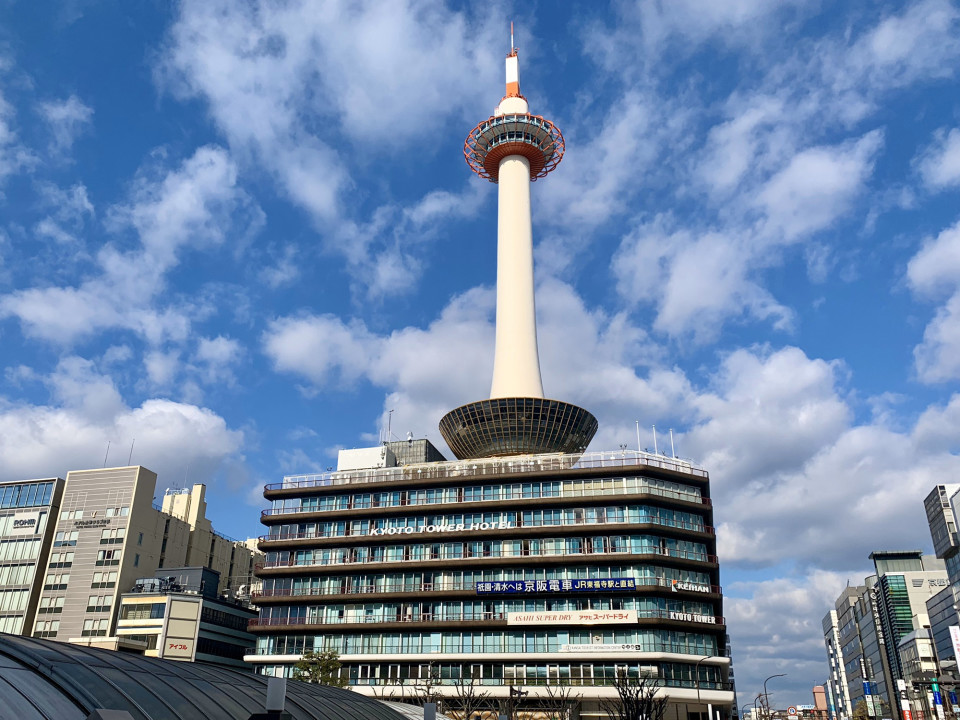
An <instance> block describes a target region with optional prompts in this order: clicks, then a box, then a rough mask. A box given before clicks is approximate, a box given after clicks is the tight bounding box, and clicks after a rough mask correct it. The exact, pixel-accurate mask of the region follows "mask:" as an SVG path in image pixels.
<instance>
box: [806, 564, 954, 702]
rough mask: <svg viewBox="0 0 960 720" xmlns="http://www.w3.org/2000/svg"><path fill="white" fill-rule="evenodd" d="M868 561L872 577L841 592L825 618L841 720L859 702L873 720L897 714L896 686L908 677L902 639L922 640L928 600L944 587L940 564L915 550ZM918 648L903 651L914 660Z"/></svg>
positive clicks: (834, 693) (832, 685) (831, 683)
mask: <svg viewBox="0 0 960 720" xmlns="http://www.w3.org/2000/svg"><path fill="white" fill-rule="evenodd" d="M870 559H871V560H872V561H873V563H874V570H875V574H873V575H870V576H868V577H867V578H865V579H864V584H863V585H857V586H848V587H846V588H844V590H843V592H842V593H841V594H840V596H839V597H838V598H837V602H836V609H835V610H834V611H831V612H830V613H828V614H827V615H826V616H825V617H824V618H823V630H824V644H825V646H826V651H827V660H828V663H829V665H830V679H829V680H828V683H827V687H828V690H829V691H830V693H831V695H832V696H833V697H834V699H835V704H836V708H837V712H838V714H839V716H840V717H841V718H845V717H852V716H853V713H854V711H855V710H856V708H857V706H858V705H859V704H860V703H861V702H863V703H864V704H865V706H866V710H867V712H868V714H869V715H870V716H871V717H890V715H889V714H888V713H890V712H896V710H897V709H898V708H899V705H900V703H899V700H898V690H897V687H898V681H900V680H903V679H904V678H905V675H906V673H905V669H904V667H905V659H904V657H903V655H902V654H901V653H900V651H899V646H900V645H901V642H902V641H904V639H905V638H908V637H910V638H911V639H912V640H913V639H916V638H917V637H919V636H921V635H922V636H923V637H926V635H925V634H924V633H922V632H918V631H922V630H923V629H924V628H927V627H929V625H930V621H929V618H928V616H927V601H928V600H930V599H931V598H933V597H936V596H937V594H938V593H939V592H940V591H941V589H942V588H943V587H944V586H945V585H946V583H947V579H946V571H945V570H944V568H943V563H942V562H941V561H939V560H938V559H937V558H935V557H933V556H929V555H923V553H922V552H920V551H919V550H906V551H876V552H873V553H871V554H870ZM922 645H923V643H922V642H921V643H920V645H918V644H917V643H916V642H912V643H911V642H908V643H907V645H906V646H904V647H909V648H911V649H910V651H909V652H912V653H914V656H917V655H918V654H919V653H920V652H921V651H922V648H921V649H919V650H918V649H917V648H920V647H921V646H922ZM914 656H910V657H908V658H907V660H906V661H907V662H909V661H911V660H912V658H913V657H914Z"/></svg>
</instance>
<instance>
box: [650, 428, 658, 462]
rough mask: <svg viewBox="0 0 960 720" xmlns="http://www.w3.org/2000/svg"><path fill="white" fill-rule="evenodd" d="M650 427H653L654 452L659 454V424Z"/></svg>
mask: <svg viewBox="0 0 960 720" xmlns="http://www.w3.org/2000/svg"><path fill="white" fill-rule="evenodd" d="M650 427H652V428H653V454H654V455H657V454H659V452H660V451H659V450H657V426H656V425H651V426H650Z"/></svg>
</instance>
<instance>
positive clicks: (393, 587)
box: [251, 578, 723, 598]
mask: <svg viewBox="0 0 960 720" xmlns="http://www.w3.org/2000/svg"><path fill="white" fill-rule="evenodd" d="M514 579H516V580H522V579H523V578H510V580H514ZM675 582H681V581H679V580H677V581H674V580H668V579H663V578H652V579H641V580H638V581H637V584H636V588H637V590H638V591H643V590H646V589H648V588H657V589H659V588H667V589H672V588H673V585H674V583H675ZM691 584H693V585H699V586H703V587H707V585H706V584H705V583H691ZM476 586H477V581H474V580H470V581H469V582H468V581H466V580H448V581H445V582H432V583H384V584H382V585H353V584H351V585H349V586H347V585H342V586H340V587H335V588H322V587H306V588H296V589H294V588H269V589H264V590H260V591H258V592H254V593H251V597H253V598H260V597H316V596H320V595H367V594H373V593H426V592H444V591H461V590H466V591H473V590H476ZM709 588H710V592H711V593H715V594H717V595H720V594H722V593H723V588H722V587H721V586H720V585H710V586H709Z"/></svg>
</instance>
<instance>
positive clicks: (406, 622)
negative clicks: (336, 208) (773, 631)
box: [247, 50, 735, 720]
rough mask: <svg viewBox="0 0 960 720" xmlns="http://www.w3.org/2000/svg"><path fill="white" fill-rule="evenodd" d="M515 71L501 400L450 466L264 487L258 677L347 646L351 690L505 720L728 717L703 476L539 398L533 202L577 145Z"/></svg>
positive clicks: (463, 416) (377, 464) (488, 127)
mask: <svg viewBox="0 0 960 720" xmlns="http://www.w3.org/2000/svg"><path fill="white" fill-rule="evenodd" d="M506 69H507V84H506V95H505V97H504V98H503V99H502V100H501V102H500V104H499V106H498V107H497V109H496V111H495V113H494V115H493V116H492V117H490V118H489V119H487V120H485V121H483V122H481V123H480V124H479V125H477V127H476V128H474V130H473V131H472V132H471V133H470V135H469V136H468V138H467V141H466V143H465V154H466V157H467V162H468V163H469V165H470V167H471V168H472V169H473V170H474V171H475V172H476V173H477V174H479V175H481V176H482V177H484V178H487V179H489V180H490V181H492V182H496V183H498V185H499V189H498V198H499V206H498V260H497V332H496V350H495V360H494V375H493V383H492V388H491V393H490V396H491V397H490V398H489V399H487V400H481V401H478V402H473V403H469V404H467V405H463V406H461V407H458V408H456V409H455V410H453V411H451V412H449V413H448V414H447V415H445V416H444V417H443V418H442V419H441V421H440V430H441V433H442V435H443V437H444V439H445V440H446V442H447V445H448V446H449V447H450V449H451V450H452V452H453V453H454V455H456V457H457V460H455V461H450V462H447V461H441V460H440V459H439V457H436V456H433V455H432V454H424V455H423V456H421V457H418V458H415V459H414V460H415V461H413V462H411V461H410V460H404V461H403V464H402V465H397V464H396V458H397V453H396V452H395V450H396V448H395V443H390V444H389V446H388V447H386V448H372V449H370V450H368V451H364V450H357V451H350V453H349V455H345V454H341V456H340V460H341V462H340V463H339V464H338V469H337V471H332V472H327V473H323V474H318V475H302V476H290V477H286V478H284V480H283V482H281V483H277V484H274V485H268V486H267V487H266V489H265V492H264V495H265V497H266V498H267V499H268V500H269V501H270V502H271V507H270V508H269V509H267V510H266V511H264V513H263V515H262V521H263V523H264V524H265V525H266V526H267V532H266V534H265V535H264V536H263V537H262V538H261V543H260V547H261V549H263V550H264V551H265V552H266V563H265V565H264V566H263V568H262V569H261V570H260V571H259V575H260V577H261V580H262V583H263V586H262V590H261V591H260V593H259V597H258V600H257V602H258V604H260V605H261V616H260V618H259V619H258V620H256V621H255V622H254V623H252V624H251V629H252V630H254V631H255V632H256V633H257V634H258V640H257V647H256V649H255V651H254V652H253V653H252V654H251V655H249V656H248V657H247V660H248V661H250V662H253V663H256V664H257V665H258V670H259V671H260V672H264V673H268V674H289V673H290V671H291V667H292V665H293V664H294V663H295V662H297V660H299V659H300V657H301V656H302V654H303V653H304V652H306V651H311V650H325V649H329V650H335V651H337V652H338V653H339V654H340V659H341V661H342V662H343V663H344V669H343V671H344V673H345V675H346V676H347V677H348V678H349V682H350V684H351V686H353V687H354V688H356V689H358V690H360V691H362V692H365V693H367V694H376V695H378V696H383V697H386V698H390V697H393V698H394V699H402V698H404V697H407V698H409V697H410V696H411V695H415V694H417V693H420V692H423V691H424V688H428V687H429V688H431V692H437V693H439V694H440V695H441V696H443V702H445V703H446V707H448V708H451V709H453V710H457V709H458V702H461V703H462V699H463V694H464V693H465V692H467V691H468V690H467V689H475V690H476V691H477V692H482V693H485V694H488V695H489V698H488V699H487V702H488V703H490V707H489V708H488V709H489V710H493V709H494V708H495V703H497V702H499V701H503V702H511V703H513V704H514V705H516V706H518V707H519V708H520V709H523V708H528V709H529V708H537V709H540V710H542V709H543V708H544V703H546V704H547V705H549V704H550V703H557V704H562V703H561V700H560V699H559V698H558V697H557V695H556V692H557V688H558V687H559V686H569V687H571V688H572V693H573V695H574V696H575V698H574V700H575V704H576V705H577V707H578V711H579V713H580V714H579V716H580V717H582V718H597V717H604V716H605V715H604V714H603V713H602V711H601V710H600V707H599V705H600V702H601V700H602V699H604V698H612V697H614V696H615V694H616V693H615V690H614V688H613V687H612V684H613V682H614V680H615V678H617V676H618V675H619V674H621V673H626V674H627V675H628V676H630V677H633V678H639V677H644V678H651V679H656V680H657V681H658V682H659V684H660V686H661V688H662V692H663V693H664V695H666V697H667V698H668V700H669V708H668V713H667V718H668V720H675V719H679V718H683V720H687V719H688V718H700V719H701V720H702V719H704V718H707V717H708V713H709V717H711V718H712V717H715V716H716V714H717V713H719V714H721V715H722V716H723V717H725V718H726V717H729V716H730V714H731V706H732V705H733V703H734V701H735V700H734V698H735V696H734V693H733V690H732V684H731V682H730V658H729V654H728V647H727V641H726V625H725V621H724V618H723V610H722V595H721V590H720V583H719V567H718V564H717V558H716V536H715V533H714V529H713V527H712V525H713V508H712V505H711V501H710V482H709V476H708V473H707V472H706V470H704V469H703V468H700V467H697V466H696V465H693V464H691V463H688V462H684V461H680V460H677V459H675V458H669V457H665V456H663V455H659V454H649V453H644V452H627V451H620V452H615V453H613V452H611V453H586V454H584V451H585V449H586V446H587V445H588V444H589V442H590V440H591V439H592V437H593V435H594V433H595V432H596V430H597V421H596V419H595V418H594V416H593V415H592V414H591V413H589V412H588V411H586V410H584V409H583V408H579V407H577V406H575V405H571V404H570V403H566V402H563V401H559V400H554V399H548V398H546V397H545V396H544V392H543V388H542V383H541V378H540V366H539V357H538V349H537V337H536V325H535V307H534V284H533V244H532V227H531V220H530V184H531V181H532V180H536V179H539V178H543V177H544V176H545V175H546V174H547V173H549V172H550V171H551V170H552V169H553V168H554V167H555V166H556V165H557V163H558V162H559V161H560V159H561V157H562V154H563V149H564V144H563V136H562V134H561V133H560V131H559V130H558V129H557V128H556V127H555V126H554V125H553V124H552V123H551V122H550V121H549V120H545V119H544V118H542V117H539V116H535V115H531V114H530V113H529V108H528V105H527V101H526V99H525V98H524V97H523V96H522V95H521V94H520V87H519V70H518V61H517V54H516V51H515V50H511V53H510V54H509V55H508V57H507V61H506ZM391 448H393V449H391ZM437 455H439V453H437ZM460 709H462V706H461V708H460ZM554 709H560V708H559V707H557V708H554Z"/></svg>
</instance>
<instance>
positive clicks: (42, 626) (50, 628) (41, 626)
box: [33, 620, 60, 638]
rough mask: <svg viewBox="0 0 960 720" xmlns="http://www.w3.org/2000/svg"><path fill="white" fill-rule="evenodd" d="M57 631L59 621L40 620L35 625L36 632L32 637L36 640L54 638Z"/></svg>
mask: <svg viewBox="0 0 960 720" xmlns="http://www.w3.org/2000/svg"><path fill="white" fill-rule="evenodd" d="M59 629H60V621H59V620H41V621H40V622H38V623H37V631H36V632H35V633H34V634H33V636H34V637H38V638H44V637H56V636H57V631H58V630H59Z"/></svg>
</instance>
